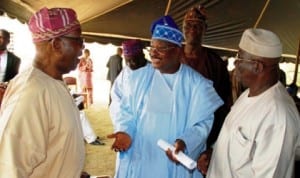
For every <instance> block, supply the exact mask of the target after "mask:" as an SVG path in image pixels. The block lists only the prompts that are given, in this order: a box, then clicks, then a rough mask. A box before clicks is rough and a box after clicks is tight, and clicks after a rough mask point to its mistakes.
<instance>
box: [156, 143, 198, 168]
mask: <svg viewBox="0 0 300 178" xmlns="http://www.w3.org/2000/svg"><path fill="white" fill-rule="evenodd" d="M157 145H158V146H159V147H160V148H161V149H163V150H164V151H167V150H168V148H170V150H171V151H172V152H173V154H174V156H175V158H176V159H177V160H178V161H179V162H180V163H181V164H183V165H184V166H185V167H187V168H188V169H190V170H192V169H195V168H196V166H197V163H196V162H195V161H194V160H193V159H191V158H190V157H188V156H187V155H186V154H184V153H183V152H181V151H180V152H179V153H178V154H175V153H174V151H175V148H174V146H173V145H171V144H169V143H167V142H166V141H164V140H162V139H159V140H158V141H157Z"/></svg>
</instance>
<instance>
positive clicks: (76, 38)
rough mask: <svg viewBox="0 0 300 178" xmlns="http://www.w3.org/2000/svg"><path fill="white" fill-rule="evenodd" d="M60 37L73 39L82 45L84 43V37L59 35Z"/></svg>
mask: <svg viewBox="0 0 300 178" xmlns="http://www.w3.org/2000/svg"><path fill="white" fill-rule="evenodd" d="M61 38H66V39H69V40H73V41H75V42H77V43H78V44H79V45H81V46H82V45H83V43H84V38H83V37H81V36H80V37H74V36H61Z"/></svg>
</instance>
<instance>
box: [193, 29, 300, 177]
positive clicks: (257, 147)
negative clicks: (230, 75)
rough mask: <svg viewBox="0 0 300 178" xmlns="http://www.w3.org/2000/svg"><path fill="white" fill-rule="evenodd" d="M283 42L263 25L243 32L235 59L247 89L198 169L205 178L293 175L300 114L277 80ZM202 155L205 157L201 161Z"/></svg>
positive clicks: (297, 145) (241, 80)
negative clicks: (210, 153)
mask: <svg viewBox="0 0 300 178" xmlns="http://www.w3.org/2000/svg"><path fill="white" fill-rule="evenodd" d="M281 54H282V44H281V42H280V39H279V38H278V36H277V35H276V34H274V33H273V32H271V31H268V30H265V29H252V28H251V29H247V30H245V31H244V33H243V35H242V37H241V40H240V43H239V50H238V53H237V56H236V60H235V63H234V64H235V67H236V77H237V79H238V80H239V81H240V82H241V84H242V85H243V86H245V87H247V88H248V89H246V90H245V91H244V92H243V93H242V94H241V96H240V97H239V98H238V99H237V101H236V102H235V104H234V105H233V106H232V108H231V111H230V113H229V114H228V115H227V117H226V119H225V122H224V124H223V127H222V129H221V132H220V134H219V137H218V139H217V141H216V143H215V144H214V147H213V152H212V156H211V159H209V154H203V155H201V156H200V158H199V159H198V169H199V170H200V171H201V172H202V173H203V174H206V170H207V160H210V163H209V167H208V172H207V176H206V177H207V178H216V177H226V178H227V177H228V178H229V177H236V178H240V177H247V178H248V177H251V178H254V177H255V178H267V177H270V178H271V177H272V178H283V177H286V178H291V177H292V175H293V170H294V162H295V155H296V152H297V150H298V148H299V141H300V118H299V113H298V110H297V108H296V106H295V103H294V101H293V99H292V98H291V97H290V96H289V94H288V92H287V90H286V88H285V87H284V86H283V85H282V83H281V82H280V81H279V61H280V58H281ZM205 158H208V159H207V160H206V161H205Z"/></svg>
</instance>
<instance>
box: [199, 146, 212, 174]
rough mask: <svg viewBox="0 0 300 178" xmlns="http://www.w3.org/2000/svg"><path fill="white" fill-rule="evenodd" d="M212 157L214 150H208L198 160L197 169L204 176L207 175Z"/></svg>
mask: <svg viewBox="0 0 300 178" xmlns="http://www.w3.org/2000/svg"><path fill="white" fill-rule="evenodd" d="M211 155H212V149H211V148H208V149H207V150H205V151H204V152H202V153H201V154H200V156H199V158H198V160H197V168H198V170H199V171H200V172H201V173H202V174H203V175H206V174H207V170H208V166H209V162H210V159H211Z"/></svg>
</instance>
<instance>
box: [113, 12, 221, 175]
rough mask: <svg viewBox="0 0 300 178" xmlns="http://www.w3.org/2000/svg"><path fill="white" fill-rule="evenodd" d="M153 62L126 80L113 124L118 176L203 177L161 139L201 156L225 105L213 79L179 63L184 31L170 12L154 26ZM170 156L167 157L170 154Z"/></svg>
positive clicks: (152, 40) (188, 152)
mask: <svg viewBox="0 0 300 178" xmlns="http://www.w3.org/2000/svg"><path fill="white" fill-rule="evenodd" d="M151 32H152V39H151V44H150V57H151V61H152V65H146V66H145V67H142V68H140V69H138V70H135V71H134V72H133V74H132V75H130V77H129V78H128V82H126V83H125V84H126V87H128V91H127V92H128V93H126V94H124V95H123V96H125V97H123V98H122V99H121V104H120V105H121V109H120V111H121V112H120V114H119V115H118V118H116V120H117V121H118V122H115V123H114V128H115V132H114V134H113V135H111V136H110V138H115V141H114V143H113V145H112V149H114V150H115V151H118V152H120V153H119V160H120V162H119V164H117V165H116V174H115V177H116V178H140V177H143V178H152V177H156V178H166V177H195V178H196V177H197V178H199V177H202V176H201V174H200V173H199V172H198V171H196V170H192V171H190V170H188V169H187V168H185V167H184V166H183V165H182V164H177V163H178V161H177V160H176V158H174V155H173V153H172V152H171V151H170V150H168V151H167V152H164V151H163V150H161V149H160V148H159V147H158V146H157V141H158V140H159V139H163V140H166V141H167V142H169V143H171V144H173V145H174V147H175V149H176V153H178V152H179V151H183V152H184V153H186V154H188V155H189V156H190V157H192V158H193V159H196V158H197V156H198V155H199V154H200V152H201V151H203V150H204V149H205V145H206V144H205V143H206V139H207V136H208V133H209V131H210V129H211V126H212V122H213V113H214V111H215V110H216V108H218V107H219V106H220V105H222V104H223V102H222V100H221V99H220V97H219V96H218V95H217V93H216V92H215V90H214V88H213V86H212V83H211V82H210V81H209V80H207V79H205V78H204V77H203V76H201V75H200V74H199V73H197V72H195V71H194V70H193V69H192V68H190V67H188V66H187V65H184V64H181V63H180V57H181V52H182V50H181V42H182V39H183V37H182V33H181V32H180V31H179V29H178V27H177V25H176V24H175V22H174V20H173V19H172V18H171V17H170V16H164V17H162V18H160V19H159V20H157V21H155V22H154V24H153V25H152V28H151ZM166 154H167V155H166Z"/></svg>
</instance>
